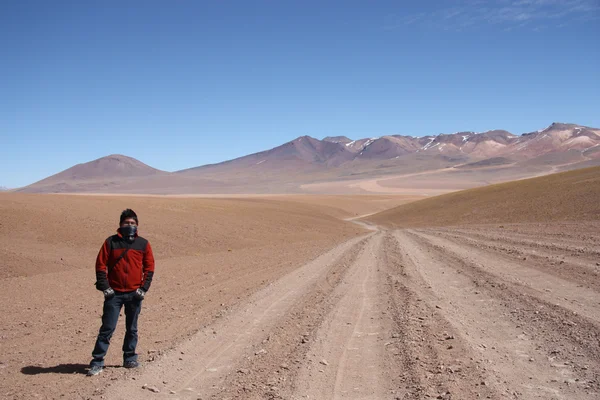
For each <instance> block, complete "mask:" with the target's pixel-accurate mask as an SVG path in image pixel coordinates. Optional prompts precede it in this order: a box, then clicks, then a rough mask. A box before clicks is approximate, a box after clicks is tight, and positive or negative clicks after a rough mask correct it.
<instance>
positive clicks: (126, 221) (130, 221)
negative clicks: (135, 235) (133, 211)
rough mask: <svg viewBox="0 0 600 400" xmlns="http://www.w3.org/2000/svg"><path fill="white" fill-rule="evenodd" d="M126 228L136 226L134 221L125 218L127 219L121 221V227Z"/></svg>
mask: <svg viewBox="0 0 600 400" xmlns="http://www.w3.org/2000/svg"><path fill="white" fill-rule="evenodd" d="M126 226H137V223H136V222H135V219H133V218H127V219H125V220H123V223H122V224H121V227H126Z"/></svg>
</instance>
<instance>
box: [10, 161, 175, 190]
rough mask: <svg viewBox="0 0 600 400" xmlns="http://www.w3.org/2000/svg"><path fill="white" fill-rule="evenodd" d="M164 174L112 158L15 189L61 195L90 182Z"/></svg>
mask: <svg viewBox="0 0 600 400" xmlns="http://www.w3.org/2000/svg"><path fill="white" fill-rule="evenodd" d="M167 174H169V173H168V172H165V171H161V170H158V169H156V168H152V167H150V166H149V165H147V164H144V163H143V162H141V161H139V160H136V159H135V158H131V157H127V156H124V155H120V154H112V155H110V156H106V157H102V158H99V159H96V160H93V161H90V162H87V163H82V164H77V165H74V166H73V167H71V168H69V169H66V170H64V171H62V172H59V173H58V174H55V175H52V176H50V177H48V178H45V179H42V180H41V181H38V182H35V183H33V184H31V185H29V186H26V187H24V188H22V189H19V190H18V191H20V192H65V191H79V190H73V189H76V188H77V186H78V184H80V183H82V184H84V187H86V185H88V184H89V183H91V182H94V181H104V182H111V181H122V180H126V179H129V178H145V177H152V176H157V175H167Z"/></svg>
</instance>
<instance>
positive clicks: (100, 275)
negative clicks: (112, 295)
mask: <svg viewBox="0 0 600 400" xmlns="http://www.w3.org/2000/svg"><path fill="white" fill-rule="evenodd" d="M109 240H110V239H106V240H105V241H104V244H103V245H102V247H101V248H100V251H99V252H98V256H97V257H96V289H98V290H106V289H108V288H109V287H110V285H109V283H108V267H107V264H108V258H109V256H110V243H109Z"/></svg>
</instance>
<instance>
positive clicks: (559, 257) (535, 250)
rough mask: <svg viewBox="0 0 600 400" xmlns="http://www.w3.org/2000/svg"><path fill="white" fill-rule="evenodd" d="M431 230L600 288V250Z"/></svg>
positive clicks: (462, 242)
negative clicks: (599, 262)
mask: <svg viewBox="0 0 600 400" xmlns="http://www.w3.org/2000/svg"><path fill="white" fill-rule="evenodd" d="M430 232H432V233H433V232H435V233H436V234H438V235H441V236H443V237H444V238H446V239H449V240H452V241H454V242H455V243H458V244H461V245H469V246H471V247H474V248H483V249H485V250H486V251H492V252H494V253H497V254H498V257H503V258H506V257H510V258H511V259H512V261H513V262H514V260H515V259H517V260H518V263H519V264H523V265H527V266H528V267H530V268H535V269H537V270H539V271H541V272H544V273H547V274H552V275H555V276H556V277H559V278H561V279H565V280H568V281H571V282H574V283H577V284H580V285H583V286H584V287H588V288H592V289H594V290H596V291H600V279H598V278H599V277H600V266H598V265H596V264H597V263H598V261H597V260H598V259H599V258H598V256H599V255H600V250H596V249H594V248H587V247H582V246H578V247H575V246H567V245H559V244H556V243H546V242H542V241H540V240H535V241H534V240H516V239H514V238H513V239H510V238H504V237H500V238H499V237H498V236H496V235H493V234H490V233H489V234H482V233H480V232H464V231H462V230H460V231H457V230H454V229H453V230H434V231H430ZM575 255H576V256H575ZM525 261H526V262H525Z"/></svg>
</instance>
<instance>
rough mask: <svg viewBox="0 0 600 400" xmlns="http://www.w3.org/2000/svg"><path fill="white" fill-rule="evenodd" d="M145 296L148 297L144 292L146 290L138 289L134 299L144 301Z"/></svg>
mask: <svg viewBox="0 0 600 400" xmlns="http://www.w3.org/2000/svg"><path fill="white" fill-rule="evenodd" d="M145 295H146V292H145V291H144V289H142V288H138V289H137V290H136V291H135V293H134V295H133V297H134V298H135V299H136V300H144V296H145Z"/></svg>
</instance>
